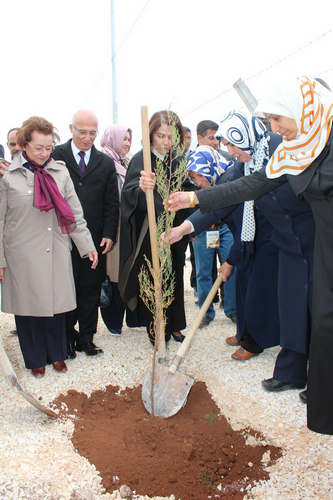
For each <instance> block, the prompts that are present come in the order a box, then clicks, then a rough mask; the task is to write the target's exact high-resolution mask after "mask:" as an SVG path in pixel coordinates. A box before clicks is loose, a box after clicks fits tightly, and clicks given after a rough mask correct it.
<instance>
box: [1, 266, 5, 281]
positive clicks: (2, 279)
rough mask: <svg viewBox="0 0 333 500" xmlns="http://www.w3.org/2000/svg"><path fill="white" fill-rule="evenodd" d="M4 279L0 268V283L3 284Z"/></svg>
mask: <svg viewBox="0 0 333 500" xmlns="http://www.w3.org/2000/svg"><path fill="white" fill-rule="evenodd" d="M4 281H5V278H4V273H3V267H1V268H0V283H4Z"/></svg>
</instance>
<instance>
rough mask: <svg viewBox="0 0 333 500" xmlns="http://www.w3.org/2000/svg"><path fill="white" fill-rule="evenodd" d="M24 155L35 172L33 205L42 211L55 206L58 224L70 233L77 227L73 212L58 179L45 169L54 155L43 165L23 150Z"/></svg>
mask: <svg viewBox="0 0 333 500" xmlns="http://www.w3.org/2000/svg"><path fill="white" fill-rule="evenodd" d="M22 156H23V157H24V158H25V159H26V160H27V162H28V163H29V165H30V167H31V170H32V171H33V173H34V181H35V183H34V184H35V185H34V201H33V206H34V207H35V208H39V210H40V211H41V212H48V211H49V210H51V209H52V208H54V210H55V213H56V216H57V220H58V225H59V226H60V228H61V232H62V233H63V234H69V233H71V232H72V231H74V229H75V228H76V222H75V218H74V215H73V212H72V210H71V208H70V206H69V205H68V203H67V201H66V200H65V198H64V197H63V196H62V194H61V193H60V191H59V188H58V186H57V183H56V181H55V180H54V179H53V177H52V175H51V174H49V173H48V172H47V170H45V169H44V167H46V165H47V164H48V163H50V161H52V157H51V156H50V157H49V158H48V159H47V160H46V162H45V163H44V164H43V165H38V164H37V163H35V162H34V161H33V160H30V158H29V157H28V156H27V154H26V152H25V151H23V153H22Z"/></svg>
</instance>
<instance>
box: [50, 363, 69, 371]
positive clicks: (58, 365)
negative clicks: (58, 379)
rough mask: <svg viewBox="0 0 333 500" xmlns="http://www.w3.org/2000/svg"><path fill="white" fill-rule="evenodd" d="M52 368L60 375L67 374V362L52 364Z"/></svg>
mask: <svg viewBox="0 0 333 500" xmlns="http://www.w3.org/2000/svg"><path fill="white" fill-rule="evenodd" d="M52 366H53V368H54V369H55V371H56V372H59V373H66V372H67V366H66V363H65V361H56V362H55V363H52Z"/></svg>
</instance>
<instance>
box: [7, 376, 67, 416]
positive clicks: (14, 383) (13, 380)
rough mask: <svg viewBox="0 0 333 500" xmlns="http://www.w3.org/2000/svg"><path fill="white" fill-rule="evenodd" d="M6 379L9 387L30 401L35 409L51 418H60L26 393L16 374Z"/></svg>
mask: <svg viewBox="0 0 333 500" xmlns="http://www.w3.org/2000/svg"><path fill="white" fill-rule="evenodd" d="M5 378H6V380H7V383H8V385H9V386H10V387H12V389H13V390H14V391H15V392H17V394H20V395H21V396H22V397H24V399H25V400H26V401H28V402H29V403H30V404H32V405H33V406H34V407H35V408H37V409H38V410H39V411H42V412H43V413H45V414H46V415H48V416H49V417H54V418H58V415H57V414H56V413H55V412H54V411H52V410H50V409H49V408H46V407H45V406H43V405H41V404H40V402H39V401H37V399H35V398H34V397H33V396H32V395H31V394H28V393H27V392H24V390H23V389H22V387H21V385H20V383H19V381H18V380H17V378H16V375H15V373H14V372H13V373H11V374H10V375H6V376H5Z"/></svg>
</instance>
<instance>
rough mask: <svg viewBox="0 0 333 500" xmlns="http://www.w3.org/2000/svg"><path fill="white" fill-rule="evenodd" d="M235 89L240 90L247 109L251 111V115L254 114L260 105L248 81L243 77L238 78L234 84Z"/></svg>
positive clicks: (239, 92)
mask: <svg viewBox="0 0 333 500" xmlns="http://www.w3.org/2000/svg"><path fill="white" fill-rule="evenodd" d="M233 87H234V89H235V90H236V91H237V92H238V94H239V96H240V98H241V99H242V101H243V102H244V104H245V106H246V107H247V109H248V110H249V111H250V113H251V115H252V114H253V112H254V110H255V109H256V107H257V106H258V101H257V99H256V98H255V97H254V95H253V94H252V92H251V90H250V89H249V87H248V86H247V85H246V83H244V82H243V80H242V79H241V78H239V79H238V80H237V82H235V83H234V84H233Z"/></svg>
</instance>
